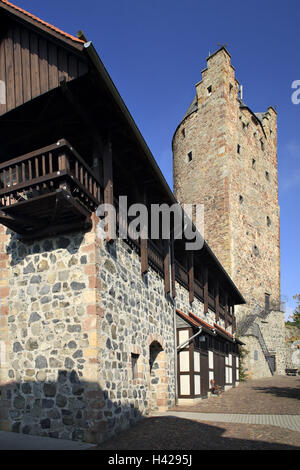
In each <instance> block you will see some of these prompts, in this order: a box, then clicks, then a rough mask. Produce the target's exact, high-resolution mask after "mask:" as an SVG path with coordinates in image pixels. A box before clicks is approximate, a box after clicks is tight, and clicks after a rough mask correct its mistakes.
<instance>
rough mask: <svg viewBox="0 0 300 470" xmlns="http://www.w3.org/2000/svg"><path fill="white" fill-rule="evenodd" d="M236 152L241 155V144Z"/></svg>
mask: <svg viewBox="0 0 300 470" xmlns="http://www.w3.org/2000/svg"><path fill="white" fill-rule="evenodd" d="M236 151H237V153H241V146H240V144H238V145H237V149H236Z"/></svg>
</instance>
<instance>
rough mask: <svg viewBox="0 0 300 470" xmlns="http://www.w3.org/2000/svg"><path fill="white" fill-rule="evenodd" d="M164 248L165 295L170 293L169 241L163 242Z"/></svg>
mask: <svg viewBox="0 0 300 470" xmlns="http://www.w3.org/2000/svg"><path fill="white" fill-rule="evenodd" d="M163 246H164V280H165V292H166V294H169V293H170V290H171V286H170V250H169V240H163Z"/></svg>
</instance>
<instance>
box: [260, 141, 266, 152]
mask: <svg viewBox="0 0 300 470" xmlns="http://www.w3.org/2000/svg"><path fill="white" fill-rule="evenodd" d="M260 147H261V149H262V150H265V144H264V142H263V140H262V139H260Z"/></svg>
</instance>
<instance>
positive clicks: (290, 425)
mask: <svg viewBox="0 0 300 470" xmlns="http://www.w3.org/2000/svg"><path fill="white" fill-rule="evenodd" d="M152 416H161V417H162V416H172V417H175V418H176V417H177V418H185V419H194V420H197V421H213V422H219V423H244V424H261V425H272V426H279V427H281V428H286V429H291V430H292V431H298V432H300V415H295V416H292V415H254V414H227V413H198V412H183V411H172V412H168V411H166V412H160V413H158V412H157V413H154V414H152Z"/></svg>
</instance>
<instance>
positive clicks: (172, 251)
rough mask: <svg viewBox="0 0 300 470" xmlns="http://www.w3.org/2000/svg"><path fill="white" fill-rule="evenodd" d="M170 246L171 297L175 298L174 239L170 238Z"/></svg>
mask: <svg viewBox="0 0 300 470" xmlns="http://www.w3.org/2000/svg"><path fill="white" fill-rule="evenodd" d="M170 243H171V244H170V248H171V250H170V251H171V283H172V297H173V299H175V297H176V287H175V252H174V239H173V238H172V239H171V241H170Z"/></svg>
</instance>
